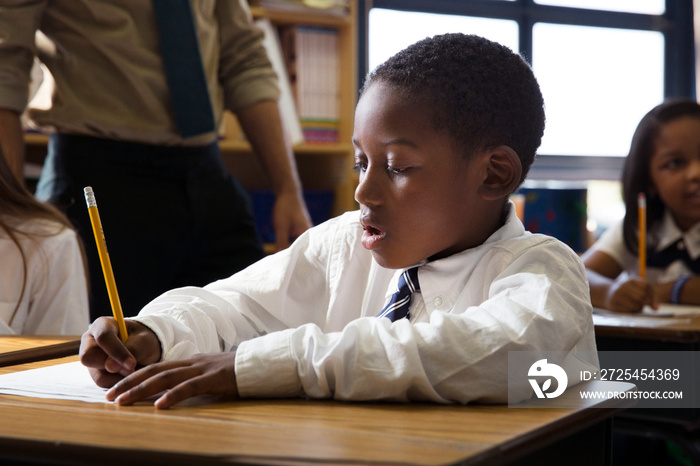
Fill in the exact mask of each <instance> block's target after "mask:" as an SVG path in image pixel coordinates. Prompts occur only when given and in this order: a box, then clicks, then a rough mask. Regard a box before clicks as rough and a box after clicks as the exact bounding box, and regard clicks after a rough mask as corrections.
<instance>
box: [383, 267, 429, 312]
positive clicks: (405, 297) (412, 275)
mask: <svg viewBox="0 0 700 466" xmlns="http://www.w3.org/2000/svg"><path fill="white" fill-rule="evenodd" d="M416 291H420V285H419V284H418V267H413V268H412V269H408V270H404V272H403V273H402V274H401V276H400V277H399V289H398V290H397V291H396V293H394V294H393V295H392V297H391V299H390V300H389V304H387V305H386V306H385V307H384V309H382V312H380V313H379V315H378V316H377V317H388V318H389V319H390V320H391V321H392V322H395V321H397V320H399V319H403V318H404V317H405V318H407V319H408V318H409V314H408V308H409V307H410V305H411V296H412V295H413V293H414V292H416Z"/></svg>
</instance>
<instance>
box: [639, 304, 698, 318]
mask: <svg viewBox="0 0 700 466" xmlns="http://www.w3.org/2000/svg"><path fill="white" fill-rule="evenodd" d="M642 315H645V316H656V317H685V316H688V317H690V316H697V315H700V306H688V305H684V304H668V303H664V304H659V309H658V310H656V311H655V310H653V309H652V308H651V307H649V306H644V309H642Z"/></svg>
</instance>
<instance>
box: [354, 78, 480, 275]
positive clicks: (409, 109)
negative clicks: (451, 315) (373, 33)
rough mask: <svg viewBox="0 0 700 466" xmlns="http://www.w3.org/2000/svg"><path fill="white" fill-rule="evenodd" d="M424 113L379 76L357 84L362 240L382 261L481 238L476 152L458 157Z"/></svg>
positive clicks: (397, 262)
mask: <svg viewBox="0 0 700 466" xmlns="http://www.w3.org/2000/svg"><path fill="white" fill-rule="evenodd" d="M429 119H430V112H429V111H428V109H426V108H424V107H423V106H421V105H418V104H416V103H415V102H412V101H406V100H405V99H402V98H401V97H400V96H399V95H398V94H397V93H396V92H395V91H393V90H392V89H391V88H390V87H389V86H387V85H385V84H384V83H382V82H381V81H380V82H375V83H373V84H372V85H371V86H370V87H369V88H368V89H367V90H366V91H365V92H364V94H363V96H362V98H361V99H360V102H359V103H358V105H357V109H356V111H355V132H354V135H353V144H354V146H355V164H356V168H357V169H358V170H359V174H360V181H359V185H358V187H357V190H356V191H355V200H357V202H359V203H360V210H361V222H362V225H363V227H364V229H365V232H364V235H363V237H362V245H363V246H364V247H365V248H366V249H368V250H370V251H372V254H373V256H374V258H375V260H376V261H377V262H378V263H379V264H380V265H381V266H383V267H387V268H394V269H399V268H405V267H409V266H411V265H414V264H416V263H418V262H420V261H422V260H424V259H428V258H433V259H438V258H441V257H446V256H449V255H451V254H454V253H457V252H459V251H462V250H464V249H467V248H470V247H474V246H476V245H478V244H480V243H481V242H483V241H484V240H485V239H486V238H485V236H484V235H485V232H484V230H485V228H488V227H485V226H484V225H481V222H480V219H481V218H483V217H482V215H483V212H484V211H483V209H484V208H485V206H484V202H482V200H481V199H480V197H479V195H478V189H479V186H480V185H481V184H482V183H483V181H484V179H485V176H486V170H485V169H482V167H484V166H485V164H484V162H483V160H484V154H475V155H473V156H472V157H471V158H470V160H469V161H467V160H465V158H464V157H463V156H462V155H461V154H459V153H457V152H456V150H455V148H454V147H453V144H452V139H451V138H450V137H449V136H448V135H447V134H446V133H438V132H436V131H435V130H434V129H433V128H432V127H431V124H430V122H429V121H428V120H429ZM486 236H488V235H486Z"/></svg>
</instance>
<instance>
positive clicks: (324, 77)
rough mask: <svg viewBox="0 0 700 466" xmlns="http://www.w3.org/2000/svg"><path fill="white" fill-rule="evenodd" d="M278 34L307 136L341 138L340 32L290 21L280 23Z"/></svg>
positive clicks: (307, 138)
mask: <svg viewBox="0 0 700 466" xmlns="http://www.w3.org/2000/svg"><path fill="white" fill-rule="evenodd" d="M279 34H280V42H281V46H282V55H283V58H284V62H285V64H286V69H287V72H288V75H289V81H290V84H291V90H292V94H293V96H294V99H295V102H296V108H297V111H298V113H299V120H300V121H301V128H302V131H303V134H304V140H305V141H306V142H307V143H310V144H314V143H319V144H322V143H335V142H338V120H339V74H338V66H339V57H338V32H337V31H336V30H335V29H333V28H324V27H314V26H300V25H290V26H282V27H280V31H279Z"/></svg>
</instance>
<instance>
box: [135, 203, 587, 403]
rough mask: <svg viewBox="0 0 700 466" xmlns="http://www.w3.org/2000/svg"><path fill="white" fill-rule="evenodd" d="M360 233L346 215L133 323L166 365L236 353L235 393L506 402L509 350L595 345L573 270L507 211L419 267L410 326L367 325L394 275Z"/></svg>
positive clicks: (170, 296) (570, 256)
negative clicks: (487, 231)
mask: <svg viewBox="0 0 700 466" xmlns="http://www.w3.org/2000/svg"><path fill="white" fill-rule="evenodd" d="M361 236H362V227H361V225H360V223H359V215H358V212H350V213H346V214H344V215H342V216H340V217H337V218H335V219H332V220H330V221H328V222H326V223H324V224H322V225H319V226H317V227H314V228H312V229H310V230H308V231H307V232H306V233H304V234H303V235H302V236H301V237H299V238H298V239H297V241H295V242H294V244H293V245H292V246H291V247H290V248H289V249H287V250H285V251H282V252H280V253H278V254H275V255H273V256H269V257H267V258H265V259H263V260H261V261H260V262H258V263H256V264H253V265H252V266H250V267H249V268H247V269H245V270H244V271H242V272H239V273H238V274H236V275H234V276H232V277H230V278H228V279H224V280H220V281H218V282H215V283H212V284H210V285H208V286H206V287H205V288H203V289H202V288H182V289H178V290H173V291H170V292H168V293H166V294H164V295H162V296H161V297H159V298H157V299H156V300H154V301H153V302H152V303H150V304H149V305H148V306H146V307H145V308H144V309H143V310H142V311H141V313H140V315H139V317H137V319H138V320H140V321H141V322H143V323H144V324H146V325H148V326H149V327H150V328H151V329H153V330H154V331H155V333H156V334H157V335H158V338H159V339H160V341H161V344H162V349H163V359H164V360H168V359H177V358H184V357H188V356H191V355H193V354H195V353H200V352H201V353H205V352H221V351H232V350H235V351H236V378H237V384H238V390H239V392H240V394H241V396H243V397H285V396H301V395H306V396H309V397H313V398H328V397H334V398H336V399H343V400H372V399H390V400H401V401H405V400H430V401H435V402H443V403H444V402H460V403H467V402H471V401H480V402H505V401H507V400H508V390H507V388H508V387H507V384H508V380H507V370H508V368H507V366H508V351H535V350H547V351H579V350H580V351H588V352H590V351H595V349H596V347H595V339H594V333H593V321H592V317H591V304H590V298H589V291H588V281H587V280H586V275H585V271H584V268H583V264H582V263H581V261H580V260H579V258H578V256H577V255H576V254H575V253H574V252H573V251H571V249H569V248H568V247H567V246H566V245H564V244H563V243H561V242H559V241H557V240H555V239H553V238H550V237H546V236H543V235H533V234H530V233H528V232H525V231H524V229H523V226H522V223H521V222H520V221H519V220H518V219H517V217H516V216H515V214H514V209H512V208H511V209H510V213H509V215H508V218H507V221H506V224H505V225H504V226H503V227H502V228H500V229H499V230H498V231H496V232H495V233H494V234H493V235H492V236H491V237H490V238H489V239H488V240H487V241H486V242H485V243H484V244H483V245H481V246H479V247H476V248H473V249H469V250H465V251H462V252H460V253H458V254H454V255H452V256H450V257H447V258H444V259H440V260H437V261H433V262H430V263H427V264H425V265H423V266H421V268H420V269H419V271H418V278H419V283H420V288H421V293H420V294H418V295H416V296H415V298H414V299H413V301H412V304H411V319H410V321H409V320H406V319H403V320H399V321H396V322H394V323H391V322H390V321H389V319H385V318H381V319H378V318H376V317H375V316H376V315H377V314H378V313H379V311H380V310H381V309H382V308H383V307H384V305H385V304H386V302H387V301H388V299H389V296H390V295H391V294H392V293H393V291H394V290H395V289H396V283H397V281H398V277H399V275H400V273H401V271H400V270H398V271H397V270H390V269H385V268H382V267H380V266H379V265H378V264H377V263H376V262H375V261H374V259H373V258H372V255H371V253H370V252H369V251H367V250H365V249H364V248H363V247H362V246H361V244H360V238H361ZM531 394H532V393H531V392H529V393H523V394H522V398H528V397H529V396H530V395H531Z"/></svg>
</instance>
